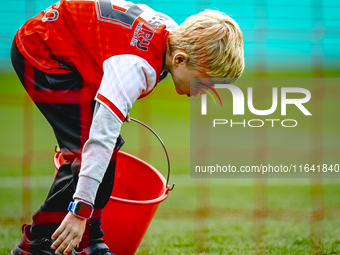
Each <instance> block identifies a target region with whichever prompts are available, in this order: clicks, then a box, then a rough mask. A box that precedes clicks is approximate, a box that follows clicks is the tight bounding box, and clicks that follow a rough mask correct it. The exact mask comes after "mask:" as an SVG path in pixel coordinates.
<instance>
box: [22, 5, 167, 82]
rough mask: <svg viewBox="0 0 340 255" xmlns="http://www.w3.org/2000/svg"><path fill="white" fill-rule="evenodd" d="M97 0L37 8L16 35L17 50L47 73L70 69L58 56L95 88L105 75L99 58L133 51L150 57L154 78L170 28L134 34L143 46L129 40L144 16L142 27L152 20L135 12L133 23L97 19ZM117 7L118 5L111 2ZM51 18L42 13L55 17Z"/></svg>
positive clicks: (159, 68)
mask: <svg viewBox="0 0 340 255" xmlns="http://www.w3.org/2000/svg"><path fill="white" fill-rule="evenodd" d="M96 4H97V8H98V2H97V1H96V2H95V1H66V0H61V1H60V5H59V4H55V5H53V6H52V8H51V9H47V10H46V11H44V12H41V13H39V14H38V15H37V16H36V17H33V18H31V19H30V20H28V21H27V22H26V23H25V25H23V26H22V27H21V28H20V30H19V31H18V33H17V35H16V44H17V46H18V49H19V51H20V52H21V54H23V55H24V56H25V58H26V59H28V60H29V61H30V62H31V63H32V64H33V65H34V66H35V67H36V68H38V69H39V70H41V71H43V72H47V73H67V72H70V70H67V69H65V67H62V66H61V65H60V64H59V62H58V61H57V59H58V60H61V61H62V62H64V63H67V64H69V65H71V66H73V67H75V68H76V69H77V70H78V71H79V72H80V74H81V75H82V77H83V78H84V80H85V81H86V82H87V83H88V84H89V85H90V86H93V87H95V88H99V85H100V81H101V78H102V76H103V62H104V61H105V60H106V59H108V58H109V57H111V56H114V55H119V54H134V55H137V56H140V57H142V58H144V59H145V60H147V61H148V63H149V64H150V65H151V66H152V67H153V68H154V69H155V70H156V73H157V80H158V78H159V76H160V73H161V69H162V63H163V53H164V52H165V50H166V41H167V36H168V31H166V30H165V25H160V26H159V27H158V28H157V29H156V31H153V36H152V37H151V39H150V36H149V37H148V35H149V34H148V33H146V34H145V33H144V37H147V38H148V39H150V40H149V41H145V40H143V38H142V37H140V36H143V35H142V33H141V32H140V33H139V34H138V37H137V39H138V40H139V41H140V43H142V45H143V41H144V42H146V44H145V43H144V46H147V49H148V50H147V51H144V50H141V49H139V48H138V47H136V44H135V45H133V44H132V43H131V42H132V39H133V37H134V33H135V29H136V27H137V25H138V24H139V22H143V26H142V27H141V30H140V31H149V32H150V31H151V30H152V29H150V27H151V25H148V24H147V22H146V21H145V20H143V19H142V18H141V17H138V18H137V19H136V20H135V22H134V23H133V25H132V27H131V29H129V28H127V27H124V26H122V25H121V24H119V23H118V24H117V23H112V22H106V21H104V20H105V19H103V18H101V20H99V19H98V17H97V13H96ZM113 8H116V9H117V10H121V11H122V8H120V7H118V6H117V7H115V6H113ZM52 11H55V12H57V13H58V16H57V19H55V20H52V21H48V20H47V21H46V20H45V21H43V18H53V17H56V16H55V15H56V14H55V13H53V12H52Z"/></svg>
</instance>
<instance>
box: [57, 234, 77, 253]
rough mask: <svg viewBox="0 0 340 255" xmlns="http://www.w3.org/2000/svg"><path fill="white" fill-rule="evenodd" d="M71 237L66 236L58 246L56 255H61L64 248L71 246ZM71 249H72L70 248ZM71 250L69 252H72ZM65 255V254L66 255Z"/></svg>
mask: <svg viewBox="0 0 340 255" xmlns="http://www.w3.org/2000/svg"><path fill="white" fill-rule="evenodd" d="M72 241H73V236H71V235H68V236H67V238H66V239H65V240H64V241H63V242H62V243H61V244H60V246H59V247H58V249H57V250H56V252H55V253H56V254H60V253H62V252H63V251H64V250H65V249H66V248H68V247H70V246H72ZM72 249H73V247H72ZM72 249H71V251H72ZM66 254H67V253H66Z"/></svg>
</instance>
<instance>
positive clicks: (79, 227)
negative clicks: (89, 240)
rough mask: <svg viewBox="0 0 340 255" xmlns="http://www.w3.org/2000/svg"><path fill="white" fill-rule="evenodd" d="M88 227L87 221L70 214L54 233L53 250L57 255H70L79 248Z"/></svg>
mask: <svg viewBox="0 0 340 255" xmlns="http://www.w3.org/2000/svg"><path fill="white" fill-rule="evenodd" d="M85 226H86V220H85V219H81V218H79V217H77V216H75V215H74V214H73V213H72V212H69V213H68V214H67V215H66V217H65V218H64V220H63V222H62V223H61V224H60V226H59V228H57V230H56V231H55V232H54V233H53V235H52V240H55V239H56V238H57V237H58V238H57V240H55V241H54V243H53V244H52V245H51V248H52V249H53V250H54V249H56V248H57V247H58V246H59V247H58V249H57V250H56V251H55V254H58V255H59V254H60V253H62V252H64V254H70V253H71V252H72V250H73V248H74V247H78V245H79V243H80V241H81V239H82V237H83V234H84V231H85Z"/></svg>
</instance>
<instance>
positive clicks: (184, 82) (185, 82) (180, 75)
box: [171, 63, 209, 97]
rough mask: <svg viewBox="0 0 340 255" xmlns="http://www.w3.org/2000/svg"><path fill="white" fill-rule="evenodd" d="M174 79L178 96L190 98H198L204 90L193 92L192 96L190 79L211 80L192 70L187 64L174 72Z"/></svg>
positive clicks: (203, 74)
mask: <svg viewBox="0 0 340 255" xmlns="http://www.w3.org/2000/svg"><path fill="white" fill-rule="evenodd" d="M171 75H172V79H173V81H174V84H175V88H176V91H177V93H178V94H180V95H187V96H188V97H190V96H197V94H199V93H200V92H202V90H198V89H197V90H196V91H191V92H192V93H191V94H190V79H191V78H209V76H208V75H207V74H205V73H202V72H199V71H197V70H192V69H190V68H189V67H188V66H187V65H186V63H183V64H181V65H179V66H178V67H177V68H174V69H173V70H172V73H171Z"/></svg>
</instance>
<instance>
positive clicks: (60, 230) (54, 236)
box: [51, 226, 65, 240]
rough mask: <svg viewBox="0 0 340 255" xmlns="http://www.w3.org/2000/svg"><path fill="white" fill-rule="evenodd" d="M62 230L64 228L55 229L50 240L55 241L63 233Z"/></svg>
mask: <svg viewBox="0 0 340 255" xmlns="http://www.w3.org/2000/svg"><path fill="white" fill-rule="evenodd" d="M64 229H65V227H64V226H60V227H59V228H57V229H56V231H54V233H53V235H52V237H51V239H52V240H55V239H56V238H57V237H58V236H59V235H60V233H62V232H63V231H64Z"/></svg>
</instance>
